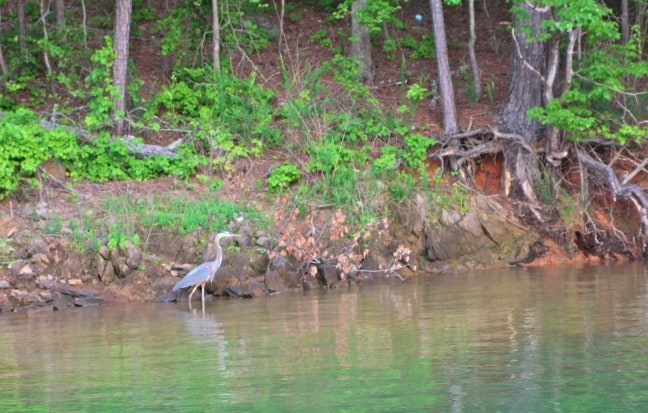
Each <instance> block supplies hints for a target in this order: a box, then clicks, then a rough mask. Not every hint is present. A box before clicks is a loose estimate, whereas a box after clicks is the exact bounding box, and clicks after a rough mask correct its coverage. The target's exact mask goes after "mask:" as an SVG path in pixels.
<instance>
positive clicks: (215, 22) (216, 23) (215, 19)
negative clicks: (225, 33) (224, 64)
mask: <svg viewBox="0 0 648 413" xmlns="http://www.w3.org/2000/svg"><path fill="white" fill-rule="evenodd" d="M212 28H213V29H214V48H213V52H212V53H213V59H214V72H216V73H220V69H221V64H220V42H221V40H220V20H219V14H218V0H212Z"/></svg>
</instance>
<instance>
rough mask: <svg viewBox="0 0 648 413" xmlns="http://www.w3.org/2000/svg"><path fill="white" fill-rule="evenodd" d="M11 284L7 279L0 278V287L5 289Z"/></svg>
mask: <svg viewBox="0 0 648 413" xmlns="http://www.w3.org/2000/svg"><path fill="white" fill-rule="evenodd" d="M10 287H11V284H9V281H7V280H0V289H7V288H10Z"/></svg>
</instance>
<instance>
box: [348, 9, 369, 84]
mask: <svg viewBox="0 0 648 413" xmlns="http://www.w3.org/2000/svg"><path fill="white" fill-rule="evenodd" d="M366 5H367V0H355V1H354V2H353V5H352V6H351V39H352V40H351V56H352V57H354V58H355V59H357V61H358V62H359V63H360V79H359V80H360V81H361V82H363V83H373V60H372V58H371V42H370V39H369V29H368V28H367V26H365V25H363V24H361V23H360V22H359V21H358V10H360V9H361V8H363V7H365V6H366Z"/></svg>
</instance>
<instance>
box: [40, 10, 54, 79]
mask: <svg viewBox="0 0 648 413" xmlns="http://www.w3.org/2000/svg"><path fill="white" fill-rule="evenodd" d="M40 14H41V22H42V23H43V44H44V46H45V47H44V50H43V61H44V62H45V69H46V70H47V78H48V79H51V78H52V63H51V62H50V57H49V52H48V47H49V46H48V43H49V35H48V34H47V15H48V14H49V10H47V6H46V5H45V0H41V2H40Z"/></svg>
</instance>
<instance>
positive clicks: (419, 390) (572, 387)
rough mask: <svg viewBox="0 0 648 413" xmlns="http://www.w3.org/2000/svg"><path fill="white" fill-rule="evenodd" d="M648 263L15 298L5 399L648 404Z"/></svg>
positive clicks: (629, 408) (435, 405)
mask: <svg viewBox="0 0 648 413" xmlns="http://www.w3.org/2000/svg"><path fill="white" fill-rule="evenodd" d="M647 268H648V267H645V266H643V265H641V264H633V265H623V266H602V267H579V268H568V267H558V268H543V269H528V268H527V269H525V268H506V269H500V270H496V271H480V272H475V273H466V274H462V275H454V276H441V275H431V276H420V277H415V278H410V279H408V280H406V281H405V282H401V281H400V280H398V279H391V278H390V279H387V280H385V281H380V282H375V283H369V284H364V285H361V286H357V285H355V286H351V287H348V288H347V287H345V288H340V289H337V290H332V291H311V292H307V293H294V294H284V295H278V296H274V297H268V298H263V299H254V300H232V299H215V300H213V301H211V302H209V303H207V305H206V306H205V309H204V311H203V310H202V309H201V308H200V304H198V305H194V309H189V307H188V305H187V303H186V302H183V303H180V304H146V305H131V304H128V305H107V306H104V307H102V308H82V309H74V310H68V311H63V312H56V313H49V314H35V315H29V316H27V315H19V314H1V315H0V411H1V412H313V413H315V412H320V411H322V412H324V411H327V412H328V411H330V412H418V411H421V412H451V413H458V412H488V413H496V412H516V413H518V412H570V413H573V412H588V413H592V412H606V413H609V412H648V271H647ZM196 307H198V308H196Z"/></svg>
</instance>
